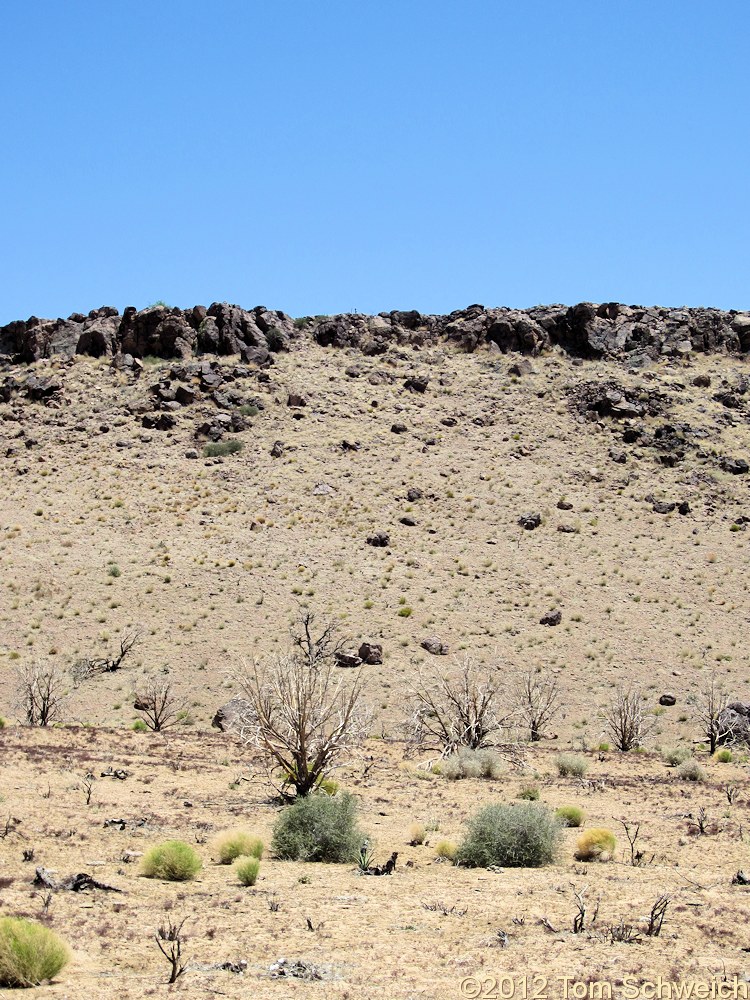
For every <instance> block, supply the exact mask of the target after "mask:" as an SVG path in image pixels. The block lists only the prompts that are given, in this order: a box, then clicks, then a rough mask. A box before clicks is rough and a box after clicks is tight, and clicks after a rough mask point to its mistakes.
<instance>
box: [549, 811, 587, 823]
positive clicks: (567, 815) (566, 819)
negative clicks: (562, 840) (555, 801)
mask: <svg viewBox="0 0 750 1000" xmlns="http://www.w3.org/2000/svg"><path fill="white" fill-rule="evenodd" d="M555 816H557V818H558V819H559V820H560V822H561V823H562V825H563V826H583V821H584V819H585V818H586V814H585V813H584V811H583V809H581V808H580V807H579V806H560V808H559V809H555Z"/></svg>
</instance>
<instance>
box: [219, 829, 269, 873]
mask: <svg viewBox="0 0 750 1000" xmlns="http://www.w3.org/2000/svg"><path fill="white" fill-rule="evenodd" d="M214 851H215V853H216V855H217V857H218V859H219V863H220V864H222V865H230V864H231V863H232V862H233V861H236V859H237V858H241V857H243V856H244V857H246V858H257V859H258V860H259V861H260V859H261V858H262V857H263V841H262V840H261V839H260V837H254V836H253V834H252V833H248V832H247V830H227V831H226V832H225V833H220V834H219V835H218V836H217V837H216V840H215V841H214Z"/></svg>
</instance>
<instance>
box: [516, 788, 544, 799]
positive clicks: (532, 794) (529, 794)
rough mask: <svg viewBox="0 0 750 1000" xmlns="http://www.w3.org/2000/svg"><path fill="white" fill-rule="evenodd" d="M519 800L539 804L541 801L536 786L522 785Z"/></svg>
mask: <svg viewBox="0 0 750 1000" xmlns="http://www.w3.org/2000/svg"><path fill="white" fill-rule="evenodd" d="M518 798H519V799H523V801H524V802H537V801H538V799H539V789H538V788H537V787H536V785H522V786H521V791H520V792H519V793H518Z"/></svg>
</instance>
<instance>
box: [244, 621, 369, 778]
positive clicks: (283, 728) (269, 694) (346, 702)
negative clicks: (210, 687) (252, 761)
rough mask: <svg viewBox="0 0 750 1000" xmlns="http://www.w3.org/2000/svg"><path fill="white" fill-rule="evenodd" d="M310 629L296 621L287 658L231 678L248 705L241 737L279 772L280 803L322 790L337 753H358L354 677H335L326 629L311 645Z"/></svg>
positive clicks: (359, 700) (364, 712)
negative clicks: (290, 791) (289, 791)
mask: <svg viewBox="0 0 750 1000" xmlns="http://www.w3.org/2000/svg"><path fill="white" fill-rule="evenodd" d="M312 625H313V617H312V616H311V615H306V616H304V617H303V618H302V619H301V626H300V630H299V631H298V632H296V633H294V632H293V633H292V644H293V647H294V651H293V652H292V653H291V654H288V655H286V656H280V657H276V658H275V659H272V660H269V661H268V662H266V663H257V662H255V663H253V664H250V665H245V666H244V667H243V669H242V670H240V671H239V672H238V674H237V675H236V681H237V683H238V684H239V686H240V688H241V689H242V692H243V694H244V695H245V697H246V698H247V700H248V702H249V703H250V711H249V712H248V713H247V715H246V717H245V718H244V719H243V720H242V727H241V734H242V737H243V739H244V740H245V741H246V742H247V743H248V744H250V745H252V746H254V747H256V748H257V749H258V750H259V751H260V752H261V754H262V755H263V756H264V757H265V759H266V761H267V763H269V764H270V765H271V766H272V767H273V768H278V769H280V770H281V773H282V782H283V784H282V794H284V795H285V796H286V794H287V792H286V790H287V789H288V788H294V790H295V793H296V795H299V796H303V795H308V794H309V793H310V792H311V791H313V790H314V789H315V788H316V787H318V786H320V785H321V784H322V783H324V782H325V780H326V775H327V774H328V773H329V772H330V771H331V770H332V769H333V768H334V767H335V766H336V765H337V763H338V761H339V759H340V758H341V757H342V756H343V755H344V753H345V752H347V751H350V750H352V749H354V748H356V747H358V746H360V745H361V743H362V742H363V740H364V739H365V737H366V735H367V727H368V725H369V722H370V713H369V711H368V709H367V708H366V706H365V704H364V698H363V694H364V689H363V680H362V673H361V671H360V670H354V671H352V670H347V671H346V673H345V674H344V673H342V672H341V671H340V670H339V669H338V668H337V667H336V666H335V662H334V654H335V651H336V649H337V648H338V645H337V644H336V641H335V638H334V635H335V629H334V626H332V625H327V626H326V627H325V628H324V629H323V632H322V633H321V634H320V635H319V636H318V637H317V638H315V637H314V635H313V632H312ZM324 787H325V785H324ZM290 797H291V796H290Z"/></svg>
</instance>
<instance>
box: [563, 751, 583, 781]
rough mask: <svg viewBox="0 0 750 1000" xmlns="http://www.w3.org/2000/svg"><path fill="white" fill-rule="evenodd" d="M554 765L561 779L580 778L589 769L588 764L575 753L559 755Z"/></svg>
mask: <svg viewBox="0 0 750 1000" xmlns="http://www.w3.org/2000/svg"><path fill="white" fill-rule="evenodd" d="M555 763H556V764H557V773H558V774H559V775H560V777H561V778H582V777H583V776H584V775H585V774H586V772H587V771H588V769H589V762H588V761H587V760H586V758H585V757H581V755H580V754H577V753H561V754H560V756H559V757H558V758H557V760H556V762H555Z"/></svg>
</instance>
